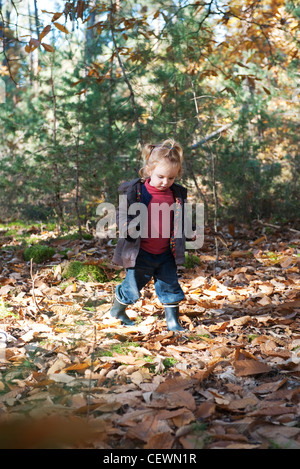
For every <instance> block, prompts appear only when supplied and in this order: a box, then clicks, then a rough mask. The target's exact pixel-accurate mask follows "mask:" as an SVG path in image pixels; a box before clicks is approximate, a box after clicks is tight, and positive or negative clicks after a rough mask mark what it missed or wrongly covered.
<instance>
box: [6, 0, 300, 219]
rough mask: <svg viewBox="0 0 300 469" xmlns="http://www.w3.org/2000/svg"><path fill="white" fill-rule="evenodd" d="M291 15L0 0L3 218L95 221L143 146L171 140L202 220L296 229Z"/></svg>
mask: <svg viewBox="0 0 300 469" xmlns="http://www.w3.org/2000/svg"><path fill="white" fill-rule="evenodd" d="M299 18H300V7H299V5H298V6H297V4H296V2H293V1H284V0H262V1H251V0H247V1H243V2H237V1H234V0H228V1H225V0H222V1H218V0H211V1H200V0H199V1H190V0H178V1H170V2H167V3H166V2H160V1H156V2H149V1H147V0H141V1H140V2H132V1H121V0H118V1H116V2H113V1H106V2H94V1H82V0H79V1H74V2H52V3H51V2H43V1H37V0H34V1H33V0H31V1H30V0H22V1H19V2H11V1H8V0H7V1H3V0H1V1H0V48H1V49H0V52H1V62H0V78H1V90H2V93H1V104H0V109H1V113H0V121H1V127H0V133H1V138H0V154H1V169H0V189H1V190H0V204H1V218H2V220H5V219H6V220H7V219H9V220H15V219H18V218H21V219H23V220H26V219H27V220H35V221H40V222H42V223H46V222H50V221H55V222H59V223H65V224H67V225H72V224H74V223H75V224H77V225H78V226H79V227H80V228H81V226H84V225H85V224H86V222H87V221H88V220H90V221H91V223H94V222H95V220H96V207H97V206H98V204H99V203H100V202H102V201H104V200H105V201H108V202H112V203H117V188H118V185H119V183H120V182H122V181H123V180H129V179H131V178H134V177H136V176H137V171H138V169H139V168H140V165H141V160H140V154H141V147H142V145H143V144H144V143H148V142H151V143H157V142H159V141H162V140H163V139H165V138H174V139H176V140H178V141H179V142H180V143H181V144H182V146H183V148H184V154H185V171H184V176H183V181H182V182H183V183H185V184H186V185H187V186H188V188H189V189H190V193H191V195H192V196H193V200H197V201H198V202H199V201H201V202H203V203H204V204H205V213H206V221H209V220H214V221H215V222H216V220H217V219H218V221H219V223H223V222H229V223H230V222H233V223H236V222H245V221H247V222H249V221H251V220H253V219H264V220H268V221H271V222H276V221H278V220H281V221H284V222H292V223H296V218H297V216H298V215H299V205H298V194H299V165H300V163H299V153H298V144H299V68H298V65H299ZM294 227H295V226H294Z"/></svg>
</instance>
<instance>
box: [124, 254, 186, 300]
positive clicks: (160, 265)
mask: <svg viewBox="0 0 300 469" xmlns="http://www.w3.org/2000/svg"><path fill="white" fill-rule="evenodd" d="M152 277H153V279H154V285H155V291H156V294H157V297H158V299H159V301H160V302H161V303H162V304H172V303H178V302H179V301H181V300H183V299H184V293H183V291H182V289H181V287H180V285H179V283H178V277H177V268H176V263H175V260H174V256H173V254H172V252H171V251H167V252H164V253H163V254H151V253H149V252H146V251H144V250H143V249H140V252H139V254H138V257H137V259H136V264H135V267H132V268H129V269H127V274H126V278H125V279H124V281H123V282H122V283H121V285H118V286H117V288H116V298H117V300H118V301H119V302H120V303H123V304H126V305H132V304H134V303H135V302H136V301H137V300H138V299H139V298H140V296H141V294H140V291H141V289H142V288H143V287H144V286H145V285H146V284H147V283H148V282H149V281H150V280H151V278H152Z"/></svg>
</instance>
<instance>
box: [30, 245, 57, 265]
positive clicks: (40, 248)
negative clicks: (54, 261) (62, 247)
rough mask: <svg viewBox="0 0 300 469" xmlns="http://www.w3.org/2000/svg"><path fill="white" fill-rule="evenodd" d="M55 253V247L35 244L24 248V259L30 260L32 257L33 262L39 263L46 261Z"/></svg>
mask: <svg viewBox="0 0 300 469" xmlns="http://www.w3.org/2000/svg"><path fill="white" fill-rule="evenodd" d="M54 254H55V249H53V248H50V247H49V246H45V245H39V244H36V245H35V246H31V247H29V248H26V249H25V251H24V259H25V261H30V259H33V262H35V263H36V264H41V263H42V262H45V261H48V260H49V259H51V257H52V256H54Z"/></svg>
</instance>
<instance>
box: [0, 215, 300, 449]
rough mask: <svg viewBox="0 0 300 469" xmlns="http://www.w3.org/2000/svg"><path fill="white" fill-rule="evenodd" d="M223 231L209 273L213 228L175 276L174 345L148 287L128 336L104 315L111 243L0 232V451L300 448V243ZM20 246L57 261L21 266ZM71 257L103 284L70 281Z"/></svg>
mask: <svg viewBox="0 0 300 469" xmlns="http://www.w3.org/2000/svg"><path fill="white" fill-rule="evenodd" d="M13 229H14V230H15V231H12V230H13ZM222 234H223V238H222V242H221V241H220V242H219V261H218V264H217V269H216V270H215V269H214V267H215V259H216V255H215V240H214V237H213V236H212V235H211V233H210V231H209V229H208V230H207V232H206V235H205V240H204V246H203V248H202V249H201V250H199V251H196V252H192V253H191V254H192V255H193V256H196V257H197V259H196V258H195V257H192V256H191V258H190V260H189V263H187V265H186V266H185V267H182V268H180V269H179V276H180V282H181V285H182V287H183V289H184V291H185V294H186V299H185V301H183V302H182V304H181V316H180V320H181V323H182V325H183V326H184V327H185V332H184V333H180V334H175V333H173V332H168V331H167V328H166V322H165V320H164V314H163V310H162V307H161V305H160V304H159V302H158V301H157V299H156V296H155V293H154V285H153V283H150V284H148V285H147V287H146V288H145V289H144V290H143V292H142V293H143V294H142V298H141V299H140V300H139V301H138V302H137V303H136V304H135V305H134V306H133V307H131V308H128V315H129V316H130V317H132V318H134V319H135V320H136V325H135V326H132V327H122V326H121V325H120V323H118V322H116V321H113V320H112V319H110V318H109V314H108V312H109V309H110V306H111V302H112V299H113V295H114V289H115V286H116V284H117V282H120V281H121V280H122V278H123V277H124V272H123V271H121V272H118V271H117V270H116V268H115V267H114V266H113V265H112V264H111V257H112V253H113V246H111V245H110V243H106V242H99V240H97V239H95V238H92V239H83V240H80V239H76V237H75V238H74V237H73V239H72V237H63V236H60V237H59V236H58V234H57V233H56V232H55V231H50V230H46V229H45V228H43V227H40V226H37V225H32V226H30V227H24V226H23V227H22V226H13V227H12V226H9V227H8V226H5V225H2V228H1V232H0V244H1V268H0V295H1V298H2V300H1V303H0V447H1V448H48V447H50V448H54V447H60V448H91V449H94V448H99V449H112V450H113V449H133V448H134V449H136V448H138V449H183V450H188V449H216V448H226V449H273V448H282V449H300V316H299V312H300V276H299V263H300V232H299V231H296V230H295V229H293V228H292V227H291V226H290V225H284V226H281V227H280V226H276V225H274V226H273V225H268V224H265V225H264V224H262V223H260V222H258V221H257V222H254V223H253V224H252V226H251V227H249V226H239V227H232V226H231V227H229V229H228V228H226V229H224V231H223V232H222ZM24 239H26V244H25V245H26V246H28V245H29V244H30V243H37V244H45V245H47V246H51V247H53V248H54V250H55V254H54V256H53V257H52V258H51V259H50V260H49V261H47V262H44V263H31V262H29V261H28V260H27V261H25V260H24V248H25V245H24ZM74 260H76V261H80V262H82V263H84V265H90V266H98V267H101V269H102V271H103V272H104V273H105V276H106V281H103V282H102V281H95V280H91V281H84V280H82V279H80V277H76V275H75V274H74V276H73V277H72V276H71V277H69V278H64V275H63V272H64V268H65V266H66V264H67V263H68V262H71V261H74ZM104 261H105V264H104Z"/></svg>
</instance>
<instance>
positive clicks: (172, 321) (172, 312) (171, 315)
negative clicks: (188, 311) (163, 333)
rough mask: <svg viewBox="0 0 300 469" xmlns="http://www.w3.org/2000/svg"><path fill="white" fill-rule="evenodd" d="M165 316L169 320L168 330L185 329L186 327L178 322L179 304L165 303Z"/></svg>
mask: <svg viewBox="0 0 300 469" xmlns="http://www.w3.org/2000/svg"><path fill="white" fill-rule="evenodd" d="M164 308H165V316H166V321H167V328H168V331H184V328H183V327H181V325H180V324H179V322H178V319H179V306H178V305H164Z"/></svg>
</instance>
